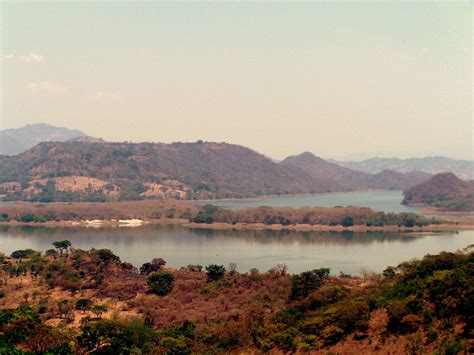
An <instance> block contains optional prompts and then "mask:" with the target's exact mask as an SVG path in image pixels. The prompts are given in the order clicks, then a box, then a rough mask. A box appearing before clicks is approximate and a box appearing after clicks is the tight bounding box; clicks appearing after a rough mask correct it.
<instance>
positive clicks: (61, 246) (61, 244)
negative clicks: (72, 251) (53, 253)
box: [53, 240, 71, 256]
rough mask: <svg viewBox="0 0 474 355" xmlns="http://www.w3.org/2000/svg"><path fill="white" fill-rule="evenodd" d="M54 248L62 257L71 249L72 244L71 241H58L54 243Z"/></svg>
mask: <svg viewBox="0 0 474 355" xmlns="http://www.w3.org/2000/svg"><path fill="white" fill-rule="evenodd" d="M53 246H54V247H55V248H56V249H58V250H59V255H60V256H62V255H63V252H65V251H67V250H68V248H70V247H71V242H70V241H69V240H58V241H55V242H53Z"/></svg>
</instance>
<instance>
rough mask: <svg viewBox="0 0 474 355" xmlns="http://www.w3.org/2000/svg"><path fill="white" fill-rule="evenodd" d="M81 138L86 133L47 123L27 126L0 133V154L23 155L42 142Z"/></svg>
mask: <svg viewBox="0 0 474 355" xmlns="http://www.w3.org/2000/svg"><path fill="white" fill-rule="evenodd" d="M79 137H87V136H86V134H85V133H83V132H81V131H78V130H75V129H68V128H63V127H56V126H52V125H49V124H45V123H37V124H32V125H26V126H23V127H21V128H14V129H6V130H3V131H0V154H2V155H15V154H19V153H22V152H24V151H26V150H28V149H30V148H32V147H34V146H35V145H36V144H38V143H40V142H49V141H54V142H63V141H68V140H71V139H76V138H79Z"/></svg>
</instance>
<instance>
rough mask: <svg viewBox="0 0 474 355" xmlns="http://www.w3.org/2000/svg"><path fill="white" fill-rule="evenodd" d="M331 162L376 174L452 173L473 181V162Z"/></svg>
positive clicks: (430, 159)
mask: <svg viewBox="0 0 474 355" xmlns="http://www.w3.org/2000/svg"><path fill="white" fill-rule="evenodd" d="M331 162H333V163H336V164H338V165H341V166H344V167H346V168H349V169H353V170H358V171H363V172H366V173H371V174H376V173H378V172H381V171H383V170H386V169H390V170H395V171H399V172H402V173H406V172H409V171H414V170H419V171H424V172H427V173H430V174H438V173H442V172H447V171H450V172H453V173H454V174H456V175H457V176H458V177H460V178H462V179H465V180H472V179H474V161H472V160H457V159H451V158H447V157H425V158H410V159H399V158H372V159H367V160H364V161H336V160H331Z"/></svg>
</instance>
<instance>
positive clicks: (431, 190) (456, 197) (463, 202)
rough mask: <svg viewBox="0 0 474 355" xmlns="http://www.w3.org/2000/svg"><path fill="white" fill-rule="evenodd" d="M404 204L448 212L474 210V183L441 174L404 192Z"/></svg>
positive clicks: (449, 174) (451, 175) (447, 174)
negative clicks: (438, 208) (442, 209)
mask: <svg viewBox="0 0 474 355" xmlns="http://www.w3.org/2000/svg"><path fill="white" fill-rule="evenodd" d="M403 194H404V199H403V203H404V204H426V205H430V206H434V207H441V208H444V209H448V210H463V211H472V210H474V183H473V182H467V181H463V180H461V179H459V178H458V177H457V176H456V175H454V174H453V173H440V174H436V175H435V176H433V177H432V178H430V179H428V180H426V181H424V182H422V183H420V184H418V185H415V186H412V187H411V188H409V189H407V190H405V191H404V192H403Z"/></svg>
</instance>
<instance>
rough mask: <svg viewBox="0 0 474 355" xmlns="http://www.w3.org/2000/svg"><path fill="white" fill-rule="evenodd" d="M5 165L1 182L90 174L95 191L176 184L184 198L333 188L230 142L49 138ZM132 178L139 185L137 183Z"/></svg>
mask: <svg viewBox="0 0 474 355" xmlns="http://www.w3.org/2000/svg"><path fill="white" fill-rule="evenodd" d="M0 164H1V166H0V182H7V181H17V182H20V181H29V182H30V183H29V185H30V187H31V186H33V185H36V183H35V180H38V179H47V178H50V179H51V178H52V179H56V180H58V179H59V180H61V179H62V180H64V179H65V177H70V176H74V177H80V176H86V177H90V178H94V179H98V180H100V181H99V182H97V181H95V180H94V182H88V183H93V184H94V186H98V185H100V186H101V187H100V188H98V189H97V191H96V192H98V190H99V189H100V190H102V192H103V190H104V187H105V185H107V184H109V188H110V189H111V190H120V191H121V192H123V190H124V188H125V189H130V188H134V187H135V188H136V185H139V188H138V190H139V191H140V193H147V192H150V189H151V190H153V191H155V192H156V195H160V192H163V191H164V190H167V189H171V188H174V189H175V190H176V191H180V192H179V193H180V194H181V196H180V197H181V198H184V197H185V195H186V198H209V197H221V198H223V197H244V196H247V197H248V196H258V195H268V194H288V193H306V192H324V191H328V190H327V189H325V188H321V186H318V184H317V183H315V181H314V179H312V178H311V176H309V174H307V173H306V172H304V171H302V170H300V169H298V168H297V167H293V166H285V165H280V164H277V163H274V162H272V161H271V160H269V159H268V158H266V157H264V156H263V155H261V154H259V153H257V152H255V151H253V150H251V149H248V148H245V147H242V146H238V145H232V144H226V143H173V144H161V143H137V144H132V143H82V142H73V143H72V142H63V143H52V142H49V143H41V144H39V145H37V146H36V147H34V148H33V149H30V150H28V151H26V152H25V153H23V154H20V155H18V156H15V157H2V158H0ZM62 180H61V181H60V182H61V183H64V184H66V182H64V181H62ZM76 180H77V179H75V180H74V181H72V182H71V181H69V182H67V184H68V186H69V187H71V186H72V187H74V183H75V181H76ZM124 181H125V182H127V183H124ZM131 182H133V183H134V184H135V185H134V186H132V187H130V183H131ZM40 183H41V184H44V183H45V181H40ZM97 184H98V185H97ZM110 184H114V185H116V186H110ZM24 185H26V184H24ZM124 185H127V186H125V187H124ZM144 185H145V186H144ZM20 188H21V187H20V186H19V187H18V189H20ZM32 188H34V186H33V187H32ZM152 195H153V194H151V195H150V196H152Z"/></svg>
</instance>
